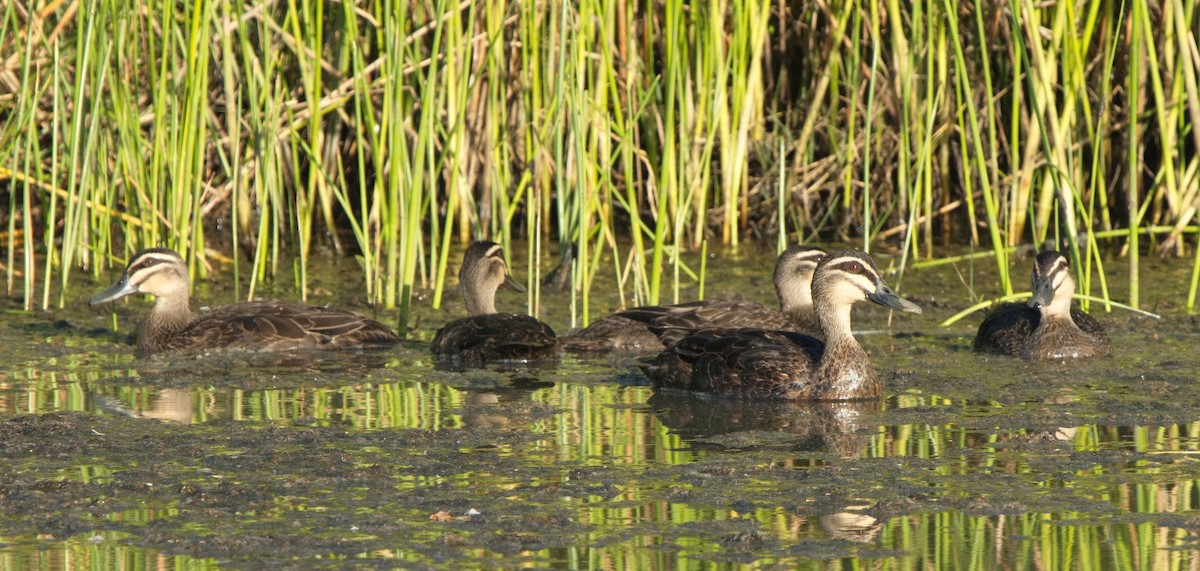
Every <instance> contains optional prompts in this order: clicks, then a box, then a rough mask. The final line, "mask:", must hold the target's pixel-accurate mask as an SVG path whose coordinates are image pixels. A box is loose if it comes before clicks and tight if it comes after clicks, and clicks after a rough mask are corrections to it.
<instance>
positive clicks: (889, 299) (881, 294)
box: [867, 280, 921, 313]
mask: <svg viewBox="0 0 1200 571" xmlns="http://www.w3.org/2000/svg"><path fill="white" fill-rule="evenodd" d="M867 299H869V300H871V301H873V302H875V303H878V304H879V305H882V306H885V307H890V308H892V309H897V310H900V311H908V312H911V313H921V306H919V305H917V304H915V303H913V302H911V301H908V300H907V299H904V298H902V297H900V296H899V295H896V292H894V291H892V288H890V287H888V286H887V284H885V283H883V281H882V280H880V281H877V282H875V291H873V292H871V293H868V294H867Z"/></svg>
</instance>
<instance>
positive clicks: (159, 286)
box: [88, 248, 399, 357]
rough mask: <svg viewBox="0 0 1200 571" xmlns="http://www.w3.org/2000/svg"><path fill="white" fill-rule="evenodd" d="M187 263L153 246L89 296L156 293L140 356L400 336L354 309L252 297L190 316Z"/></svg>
mask: <svg viewBox="0 0 1200 571" xmlns="http://www.w3.org/2000/svg"><path fill="white" fill-rule="evenodd" d="M188 289H189V280H188V272H187V265H186V264H185V263H184V261H183V258H182V257H180V255H179V254H177V253H175V252H174V251H172V250H168V249H165V248H150V249H147V250H142V251H140V252H138V253H137V254H135V255H134V256H133V258H131V259H130V260H129V264H128V265H127V266H126V267H125V271H124V272H123V273H122V274H121V278H120V279H119V280H117V283H115V284H113V285H112V286H110V287H109V288H108V289H106V290H104V291H102V292H100V293H99V294H97V295H96V296H95V297H93V298H91V299H90V300H88V304H89V305H96V304H99V303H107V302H110V301H115V300H118V299H120V298H122V297H125V296H127V295H132V294H135V293H142V294H147V295H152V296H154V297H155V298H156V300H155V302H154V308H153V309H151V310H150V313H149V314H148V315H146V318H145V319H143V320H142V322H141V324H140V325H139V326H138V354H139V355H140V356H143V357H144V356H148V355H153V354H155V353H160V352H162V351H168V350H175V349H188V350H208V349H257V350H266V351H281V350H287V349H295V348H299V347H361V346H370V345H386V344H391V343H394V342H396V341H397V340H398V339H399V337H398V336H397V335H396V333H395V332H393V331H392V330H391V329H390V328H388V327H387V326H386V325H384V324H382V323H379V322H378V321H375V320H373V319H368V318H366V317H363V316H361V315H359V314H357V313H353V312H349V311H342V310H338V309H328V308H323V307H309V306H304V305H298V304H294V303H283V302H277V301H252V302H248V303H237V304H233V305H226V306H223V307H218V308H216V309H213V310H211V311H206V312H203V313H194V312H193V311H192V310H191V307H190V305H189V294H188Z"/></svg>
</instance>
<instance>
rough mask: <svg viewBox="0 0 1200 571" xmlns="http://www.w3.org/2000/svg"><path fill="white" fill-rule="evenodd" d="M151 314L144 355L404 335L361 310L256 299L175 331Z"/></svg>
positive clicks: (385, 340)
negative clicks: (172, 351)
mask: <svg viewBox="0 0 1200 571" xmlns="http://www.w3.org/2000/svg"><path fill="white" fill-rule="evenodd" d="M154 321H155V320H153V319H152V317H148V318H147V322H146V323H145V325H143V327H142V328H141V329H142V332H141V334H140V335H139V353H141V354H143V355H149V354H153V353H157V352H160V351H167V350H175V349H255V350H269V351H280V350H287V349H297V348H302V347H330V348H334V347H337V348H344V347H361V346H372V345H387V344H391V343H394V342H395V341H397V340H398V339H399V337H397V336H396V334H395V332H393V331H392V330H391V329H390V328H388V327H387V326H385V325H383V324H382V323H379V322H378V321H375V320H373V319H367V318H366V317H363V316H361V315H359V314H357V313H353V312H350V311H342V310H338V309H327V308H322V307H310V306H304V305H297V304H293V303H281V302H271V301H255V302H249V303H238V304H234V305H226V306H222V307H218V308H216V309H214V310H212V311H208V312H203V313H199V314H193V315H192V319H191V320H190V321H188V322H186V323H184V324H182V327H179V328H176V329H170V328H166V329H157V328H156V323H154Z"/></svg>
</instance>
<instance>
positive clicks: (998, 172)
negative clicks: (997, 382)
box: [0, 0, 1200, 330]
mask: <svg viewBox="0 0 1200 571" xmlns="http://www.w3.org/2000/svg"><path fill="white" fill-rule="evenodd" d="M1196 7H1197V2H1196V0H1172V1H1170V2H1166V3H1161V5H1159V4H1151V3H1148V2H1146V1H1145V0H1127V1H1112V0H1110V1H1107V2H1092V3H1087V4H1084V5H1079V6H1077V5H1075V4H1069V3H1035V2H1032V1H1030V0H995V1H992V2H987V1H985V0H974V1H972V2H970V3H965V4H964V3H955V2H948V1H946V0H940V1H939V0H924V1H918V2H914V3H901V2H895V1H888V2H883V3H869V2H861V1H859V0H846V1H838V2H832V3H816V2H802V3H791V4H787V5H783V4H779V3H773V2H764V1H762V0H724V1H719V2H712V3H707V4H700V5H693V4H690V3H686V2H682V1H681V0H668V1H667V2H665V3H663V4H661V5H656V7H655V8H654V9H652V10H648V9H646V8H645V6H644V5H643V4H639V3H636V2H630V1H628V0H581V1H578V2H544V3H530V2H509V1H506V0H466V1H458V2H456V1H453V0H436V1H434V2H428V3H414V2H407V1H402V0H396V1H384V0H378V1H361V2H357V3H348V4H329V3H325V2H319V1H317V0H290V1H289V2H275V3H246V2H239V1H235V2H227V3H215V2H211V1H204V0H202V1H196V2H173V1H171V0H103V1H93V2H90V3H55V4H50V5H48V6H47V7H45V8H40V11H38V10H39V8H35V7H34V6H32V5H30V4H28V3H25V2H10V3H7V4H6V5H5V6H4V7H3V8H0V54H6V55H5V57H4V59H3V61H0V189H3V190H4V191H5V196H6V197H7V203H6V204H5V205H4V207H3V208H2V209H0V213H2V214H0V215H2V216H3V217H4V220H3V222H4V224H3V225H0V232H3V233H4V236H5V246H6V249H5V253H4V271H5V273H6V278H7V279H6V283H7V288H8V291H9V292H10V294H11V295H18V296H22V297H23V299H24V300H25V305H26V307H27V308H29V309H34V308H36V307H42V308H46V307H49V306H51V305H63V304H64V303H65V301H66V299H67V298H68V292H71V291H72V284H71V278H72V272H71V270H72V269H73V268H86V269H88V270H89V271H91V272H93V273H97V274H98V273H100V272H102V271H105V268H107V267H109V266H112V265H120V264H122V263H123V262H124V260H125V259H127V258H128V256H129V255H130V254H131V253H132V252H134V251H136V250H138V249H140V248H144V247H148V246H153V245H164V246H167V247H171V248H175V249H178V250H180V251H182V252H184V253H185V255H186V258H187V260H188V262H189V264H190V267H191V268H192V270H193V272H194V273H196V274H198V275H200V276H202V275H203V274H204V273H205V271H206V267H207V266H208V264H209V263H210V261H209V258H210V257H211V256H213V255H215V254H221V255H228V256H232V257H233V258H235V259H239V260H248V261H250V264H249V265H248V266H247V267H248V268H249V274H248V275H246V276H243V275H241V274H240V273H239V274H237V275H235V280H236V281H237V283H238V286H239V289H238V291H239V292H241V293H240V294H239V295H240V296H245V297H252V296H253V295H254V292H255V290H256V288H257V287H258V284H260V283H261V282H262V280H264V279H279V277H280V275H282V276H284V277H285V278H286V277H288V276H290V278H291V280H292V281H293V282H294V283H295V287H296V291H297V297H300V298H304V297H306V296H307V294H308V292H309V286H308V281H307V269H308V267H309V265H310V263H312V262H311V260H312V257H313V256H320V255H326V254H324V253H325V252H330V253H332V254H333V255H341V256H354V257H355V258H356V259H357V260H358V261H359V264H360V267H361V272H362V277H363V288H362V291H363V293H362V295H363V297H364V301H366V302H369V303H373V304H378V305H380V306H382V307H384V308H399V313H398V315H399V326H400V328H401V329H402V330H403V329H404V328H405V327H406V326H407V325H408V322H409V307H410V303H411V299H412V296H413V293H414V292H415V291H416V290H418V289H430V290H432V292H433V296H432V299H433V303H434V305H435V306H437V305H440V304H441V301H442V299H443V297H444V294H445V287H446V284H447V279H446V274H447V272H451V271H454V265H455V262H456V261H457V254H456V253H455V252H457V251H458V250H459V249H460V248H461V246H462V244H463V243H464V242H466V241H468V240H470V239H478V238H491V239H495V240H497V241H500V242H502V243H505V244H509V243H514V244H515V243H517V241H518V240H521V241H523V243H526V244H528V245H529V246H528V248H527V249H525V250H523V251H521V250H517V251H514V250H513V249H512V248H510V249H509V251H508V252H507V254H508V255H509V256H511V257H517V256H523V257H525V258H526V260H525V262H526V264H527V265H528V267H529V268H530V269H531V271H530V278H529V285H530V286H531V287H530V288H529V290H530V292H529V310H530V311H531V312H533V313H536V312H537V311H538V309H539V302H540V292H539V289H538V287H537V285H538V277H539V276H540V271H541V268H542V267H543V264H549V263H551V260H553V259H556V258H557V256H558V252H559V251H560V250H561V248H566V247H568V244H571V245H573V246H574V247H575V249H576V251H577V256H576V258H575V259H576V267H575V268H574V271H573V272H572V298H571V299H572V307H573V308H574V310H575V313H576V314H577V316H578V321H579V322H580V323H585V322H587V321H588V320H590V319H591V317H592V315H593V313H594V310H593V308H592V306H593V305H594V302H593V297H592V296H593V292H592V288H591V282H592V280H593V278H594V276H595V275H597V272H610V273H611V274H612V275H615V276H617V278H618V288H619V291H620V294H621V297H622V299H623V300H625V302H626V303H653V302H658V301H675V300H677V299H678V298H679V296H680V293H679V292H680V291H681V287H682V286H683V285H686V284H688V283H692V282H693V281H695V280H698V279H702V278H701V277H700V276H702V275H703V272H700V274H696V273H695V272H693V271H692V270H691V269H689V268H686V267H684V266H683V265H682V264H681V263H680V259H679V254H680V253H681V252H684V251H696V250H700V249H702V248H711V247H712V246H714V245H716V244H718V243H719V244H722V245H725V246H729V247H737V246H738V245H739V243H741V242H742V241H744V240H747V239H753V240H772V241H775V242H776V243H777V244H779V245H780V246H782V245H783V244H786V243H789V242H793V241H796V240H799V239H802V238H803V239H805V240H814V239H816V240H822V241H836V242H844V243H851V244H858V245H861V246H862V247H863V248H866V249H871V248H873V247H876V246H877V245H878V244H880V243H883V242H890V243H893V244H894V245H896V246H898V247H900V248H902V250H903V252H904V253H905V255H904V258H903V263H902V266H901V267H902V269H903V268H908V267H917V266H920V265H922V264H928V263H936V262H937V261H938V260H939V259H944V258H947V257H948V256H949V253H947V252H943V248H942V247H941V245H943V244H968V245H969V246H970V248H971V249H972V250H973V251H978V252H984V251H986V252H988V253H989V257H990V258H991V259H992V260H994V264H995V267H996V271H997V273H998V275H999V276H1000V280H999V283H998V284H997V286H996V287H995V288H994V289H992V290H991V291H988V290H986V289H985V290H984V291H985V294H987V295H995V296H1004V295H1011V294H1012V293H1013V292H1014V287H1013V283H1012V281H1013V280H1012V278H1011V276H1010V266H1011V262H1010V261H1009V259H1008V252H1010V251H1011V249H1012V248H1014V247H1016V246H1018V245H1022V244H1040V243H1042V242H1044V241H1047V240H1056V239H1057V240H1058V241H1059V246H1060V247H1061V248H1062V249H1063V250H1064V251H1065V252H1069V255H1070V257H1071V259H1072V261H1073V262H1074V267H1075V268H1076V271H1077V272H1078V273H1079V278H1080V279H1079V281H1080V284H1081V285H1082V287H1083V291H1085V292H1091V293H1098V294H1099V297H1100V298H1102V299H1105V300H1111V299H1112V297H1119V298H1121V300H1122V301H1124V302H1125V303H1126V304H1127V305H1129V306H1132V307H1137V306H1138V304H1139V298H1140V296H1139V288H1138V285H1139V281H1140V280H1141V276H1140V275H1139V273H1138V268H1139V267H1140V265H1141V257H1142V256H1144V255H1153V254H1157V255H1169V256H1178V257H1180V258H1181V260H1190V263H1191V264H1192V268H1193V279H1192V282H1191V285H1190V291H1189V292H1182V291H1181V292H1179V296H1180V299H1181V300H1183V299H1186V304H1187V307H1188V309H1189V310H1191V309H1194V308H1195V297H1196V293H1195V292H1196V291H1197V289H1200V288H1198V286H1197V284H1198V283H1200V256H1197V255H1189V252H1188V251H1187V250H1188V246H1189V245H1192V246H1193V247H1195V245H1196V244H1195V243H1194V242H1192V241H1190V240H1189V239H1188V237H1189V236H1190V235H1191V234H1193V233H1196V229H1197V222H1196V213H1197V209H1198V207H1200V182H1198V181H1200V174H1198V173H1200V162H1198V159H1197V154H1196V153H1195V148H1197V147H1200V134H1198V133H1196V131H1195V130H1194V129H1192V125H1195V124H1197V123H1198V122H1200V95H1198V90H1197V80H1196V66H1195V63H1194V61H1195V57H1196V56H1195V44H1196V39H1195V34H1194V33H1193V31H1192V30H1194V29H1195V28H1196V19H1197V17H1198V16H1197V14H1196ZM781 10H782V11H781ZM1079 10H1081V11H1079ZM81 14H85V15H86V16H87V17H81ZM1164 227H1165V228H1169V231H1167V232H1166V233H1165V234H1164V233H1162V232H1159V231H1157V230H1155V231H1153V232H1147V231H1146V230H1147V229H1148V228H1164ZM552 243H557V244H558V246H557V247H552ZM1113 253H1115V254H1116V255H1118V256H1120V257H1122V258H1123V259H1124V262H1125V263H1127V264H1128V267H1129V271H1128V275H1129V277H1128V281H1127V283H1125V284H1124V286H1120V284H1112V283H1110V281H1111V280H1109V279H1108V278H1107V275H1106V271H1105V266H1104V263H1105V262H1106V261H1108V262H1110V263H1111V260H1112V257H1111V254H1113ZM1105 254H1110V255H1105ZM72 295H73V294H72ZM604 309H605V310H607V309H608V308H604Z"/></svg>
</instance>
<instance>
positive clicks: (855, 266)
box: [850, 262, 863, 274]
mask: <svg viewBox="0 0 1200 571" xmlns="http://www.w3.org/2000/svg"><path fill="white" fill-rule="evenodd" d="M850 271H851V272H854V273H856V274H859V273H862V271H863V267H862V264H860V263H858V262H851V263H850Z"/></svg>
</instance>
